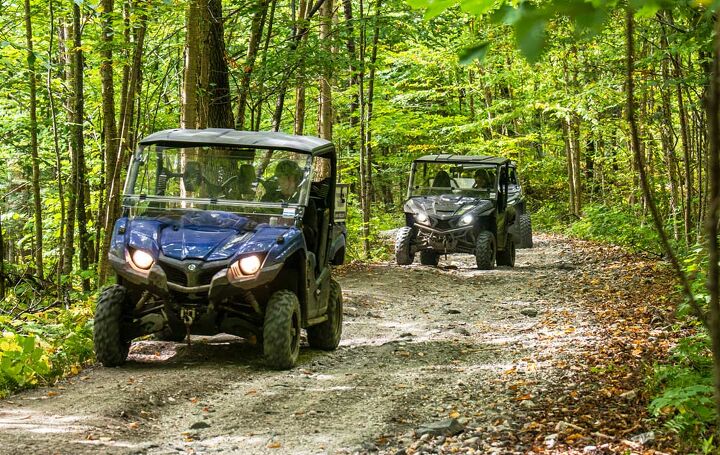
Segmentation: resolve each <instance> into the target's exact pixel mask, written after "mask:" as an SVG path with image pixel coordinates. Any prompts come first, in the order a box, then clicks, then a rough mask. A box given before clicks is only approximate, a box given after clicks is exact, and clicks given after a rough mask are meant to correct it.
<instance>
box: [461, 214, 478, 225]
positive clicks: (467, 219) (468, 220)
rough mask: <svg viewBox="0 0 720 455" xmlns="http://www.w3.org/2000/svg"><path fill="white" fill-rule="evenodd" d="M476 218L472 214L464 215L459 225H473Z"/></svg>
mask: <svg viewBox="0 0 720 455" xmlns="http://www.w3.org/2000/svg"><path fill="white" fill-rule="evenodd" d="M474 219H475V217H473V216H472V215H471V214H469V213H468V214H467V215H463V217H462V218H460V223H458V224H459V225H460V226H467V225H468V224H470V223H472V222H473V220H474Z"/></svg>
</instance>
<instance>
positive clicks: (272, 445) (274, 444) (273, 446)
mask: <svg viewBox="0 0 720 455" xmlns="http://www.w3.org/2000/svg"><path fill="white" fill-rule="evenodd" d="M265 447H267V448H268V449H279V448H280V447H282V444H280V443H279V442H277V441H276V442H271V443H270V444H268V445H266V446H265Z"/></svg>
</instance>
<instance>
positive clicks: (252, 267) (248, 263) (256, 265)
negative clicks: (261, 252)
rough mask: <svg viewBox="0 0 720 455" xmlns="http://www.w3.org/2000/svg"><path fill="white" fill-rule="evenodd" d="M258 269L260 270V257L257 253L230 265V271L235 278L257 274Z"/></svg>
mask: <svg viewBox="0 0 720 455" xmlns="http://www.w3.org/2000/svg"><path fill="white" fill-rule="evenodd" d="M258 270H260V257H258V256H256V255H252V256H245V257H244V258H242V259H240V260H239V261H235V262H234V263H233V265H231V266H230V272H231V273H232V275H233V276H234V278H240V277H242V276H248V275H255V274H256V273H257V271H258Z"/></svg>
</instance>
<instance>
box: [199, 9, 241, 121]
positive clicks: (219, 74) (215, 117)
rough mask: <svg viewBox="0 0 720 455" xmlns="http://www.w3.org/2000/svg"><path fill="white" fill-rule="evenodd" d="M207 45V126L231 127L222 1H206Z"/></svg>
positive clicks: (231, 116)
mask: <svg viewBox="0 0 720 455" xmlns="http://www.w3.org/2000/svg"><path fill="white" fill-rule="evenodd" d="M207 10H208V13H209V14H208V19H209V20H208V25H207V31H208V39H207V43H208V47H207V48H206V49H205V50H204V52H203V55H206V56H207V58H208V76H207V77H208V88H207V91H208V113H207V126H208V127H210V128H232V127H233V126H234V124H235V120H234V119H233V112H232V104H231V98H230V78H229V75H228V64H227V57H226V56H225V36H224V34H225V26H224V24H223V17H222V1H221V0H208V4H207Z"/></svg>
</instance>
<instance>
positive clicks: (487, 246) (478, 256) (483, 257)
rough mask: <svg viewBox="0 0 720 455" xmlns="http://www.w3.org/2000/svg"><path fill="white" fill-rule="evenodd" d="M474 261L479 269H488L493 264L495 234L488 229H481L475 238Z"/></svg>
mask: <svg viewBox="0 0 720 455" xmlns="http://www.w3.org/2000/svg"><path fill="white" fill-rule="evenodd" d="M475 262H476V263H477V267H478V269H480V270H490V269H492V268H493V267H494V266H495V236H494V235H493V233H492V232H490V231H482V232H480V233H479V234H478V236H477V239H476V240H475Z"/></svg>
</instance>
